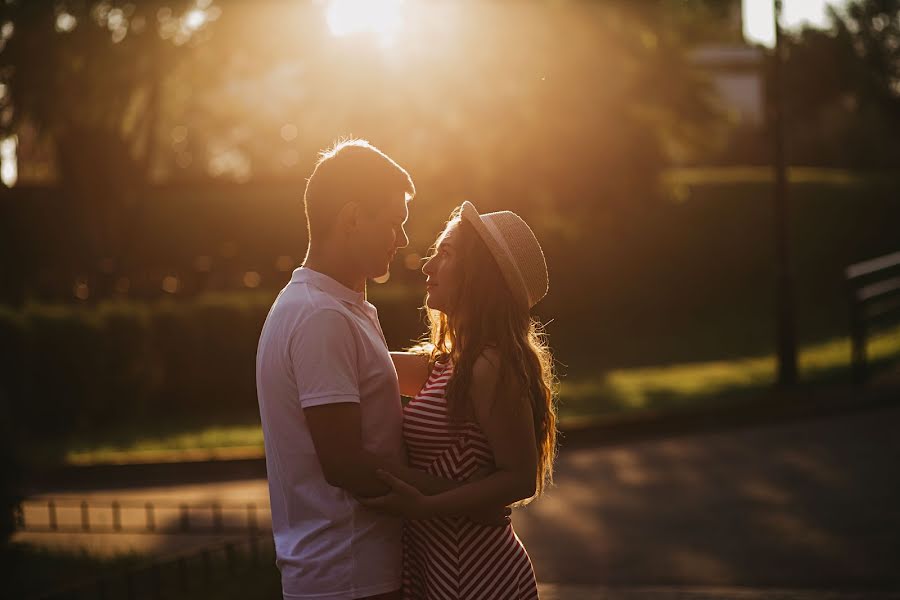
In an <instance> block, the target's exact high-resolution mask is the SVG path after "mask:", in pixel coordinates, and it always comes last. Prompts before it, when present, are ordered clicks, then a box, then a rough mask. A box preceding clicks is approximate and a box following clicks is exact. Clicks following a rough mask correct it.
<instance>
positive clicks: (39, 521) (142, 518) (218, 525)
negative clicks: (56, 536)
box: [16, 498, 271, 535]
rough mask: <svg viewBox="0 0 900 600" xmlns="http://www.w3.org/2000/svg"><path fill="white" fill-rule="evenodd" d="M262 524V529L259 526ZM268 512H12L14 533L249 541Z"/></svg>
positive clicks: (136, 505)
mask: <svg viewBox="0 0 900 600" xmlns="http://www.w3.org/2000/svg"><path fill="white" fill-rule="evenodd" d="M261 518H262V519H263V520H262V523H261ZM270 518H271V517H270V513H269V508H268V506H263V507H259V506H258V505H257V504H256V503H253V502H250V503H246V504H221V503H218V502H208V503H193V504H191V503H184V502H159V501H157V502H136V501H131V502H129V501H125V502H122V501H118V500H113V501H111V502H109V503H97V502H94V503H89V502H87V501H86V500H71V499H53V498H50V499H47V500H42V501H40V502H38V501H26V502H23V503H22V504H20V505H19V506H18V507H17V509H16V530H17V531H34V532H59V533H79V532H80V533H132V534H133V533H150V534H204V535H205V534H210V533H242V532H246V533H249V534H251V535H253V534H256V533H258V532H259V531H260V529H261V526H262V527H263V528H268V527H269V519H270Z"/></svg>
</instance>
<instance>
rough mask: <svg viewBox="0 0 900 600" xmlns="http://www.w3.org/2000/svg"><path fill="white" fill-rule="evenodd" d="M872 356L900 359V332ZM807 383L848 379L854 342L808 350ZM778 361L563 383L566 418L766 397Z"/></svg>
mask: <svg viewBox="0 0 900 600" xmlns="http://www.w3.org/2000/svg"><path fill="white" fill-rule="evenodd" d="M868 356H869V359H870V361H871V362H872V363H874V364H878V363H883V362H888V361H891V360H896V359H897V358H900V326H895V327H893V328H891V329H887V330H884V331H882V332H880V333H879V334H877V335H875V336H873V337H872V338H871V339H870V341H869V345H868ZM798 363H799V364H798V367H799V370H800V376H801V383H821V382H827V381H833V380H834V379H839V378H841V377H844V378H845V379H846V378H847V377H848V373H849V367H850V341H849V340H848V339H847V338H837V339H832V340H829V341H826V342H822V343H818V344H813V345H808V346H806V347H804V348H802V349H801V350H800V352H799V356H798ZM775 376H776V360H775V356H774V355H769V356H761V357H752V358H742V359H736V360H727V361H710V362H701V363H688V364H673V365H667V366H661V367H647V368H634V369H616V370H613V371H610V372H608V373H606V374H605V375H604V376H603V377H602V378H598V379H596V380H584V381H575V382H563V383H562V385H561V389H560V405H561V409H560V415H561V417H562V418H563V419H565V418H566V417H577V418H583V417H590V416H598V415H602V414H606V413H615V412H629V411H631V412H633V411H638V410H645V409H669V408H683V407H688V406H693V405H698V404H702V403H704V402H709V401H710V400H715V399H718V398H721V397H726V396H734V395H741V394H746V393H750V392H754V391H757V392H758V391H761V390H763V389H764V388H767V387H769V386H771V385H773V384H774V383H775Z"/></svg>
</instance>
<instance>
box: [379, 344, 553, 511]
mask: <svg viewBox="0 0 900 600" xmlns="http://www.w3.org/2000/svg"><path fill="white" fill-rule="evenodd" d="M499 364H500V362H499V356H498V355H497V354H496V352H491V351H488V352H486V353H485V354H483V355H482V356H480V357H479V358H478V360H476V362H475V366H474V368H473V372H472V386H471V388H470V390H471V391H470V397H471V400H472V404H473V408H474V410H475V417H476V420H477V421H478V424H479V425H480V426H481V429H482V430H483V431H484V434H485V436H486V437H487V439H488V443H489V444H490V446H491V450H492V451H493V454H494V463H495V466H496V470H495V471H494V472H493V473H491V474H490V475H488V476H487V477H485V478H483V479H480V480H477V481H472V482H469V483H466V484H464V485H461V486H459V487H456V488H454V489H451V490H448V491H446V492H443V493H440V494H437V495H433V496H427V497H426V496H423V495H422V494H420V493H419V492H418V491H417V490H416V489H415V488H413V487H412V486H409V485H408V484H406V483H405V482H404V481H402V480H400V479H398V478H396V477H394V476H393V475H391V474H390V473H387V472H384V471H379V473H378V474H379V476H380V477H381V478H382V479H383V480H384V481H385V482H387V483H388V484H390V486H391V487H392V488H393V490H392V492H391V493H390V494H388V495H386V496H381V497H379V498H370V499H366V500H365V501H364V503H365V504H367V505H368V506H371V507H373V508H378V509H382V510H385V511H388V512H392V513H397V514H402V515H404V516H406V517H410V518H429V517H435V516H446V515H459V514H463V513H467V512H471V511H480V510H486V509H488V510H489V509H493V508H495V507H498V506H505V505H508V504H512V503H514V502H517V501H519V500H524V499H526V498H530V497H531V496H533V495H534V492H535V486H536V482H537V460H538V458H537V448H536V447H535V437H534V424H533V421H532V416H531V414H532V413H531V404H530V403H529V402H528V399H527V397H526V396H525V394H524V391H523V390H520V389H518V388H517V382H512V381H504V382H502V385H503V386H504V389H498V384H500V382H499V374H500V369H499Z"/></svg>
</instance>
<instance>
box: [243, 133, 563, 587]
mask: <svg viewBox="0 0 900 600" xmlns="http://www.w3.org/2000/svg"><path fill="white" fill-rule="evenodd" d="M414 195H415V187H414V185H413V182H412V179H411V178H410V176H409V174H408V173H407V172H406V171H405V170H404V169H403V168H401V167H400V166H399V165H397V163H396V162H394V161H393V160H391V159H390V158H389V157H387V156H386V155H385V154H383V153H382V152H381V151H379V150H378V149H376V148H375V147H373V146H371V145H370V144H368V143H367V142H364V141H361V140H352V141H348V142H342V143H340V144H338V145H337V146H335V147H334V148H332V149H330V150H329V151H327V152H325V153H323V154H322V156H321V158H320V160H319V162H318V164H317V165H316V168H315V170H314V171H313V173H312V176H311V177H310V178H309V180H308V183H307V187H306V192H305V195H304V203H305V207H306V217H307V223H308V228H309V249H308V252H307V255H306V260H305V261H304V264H303V266H302V267H300V268H298V269H296V270H295V271H294V273H293V275H292V277H291V280H290V283H288V285H287V286H285V288H284V289H283V290H282V291H281V292H280V293H279V294H278V297H277V299H276V300H275V303H274V304H273V306H272V308H271V310H270V311H269V315H268V317H267V318H266V322H265V325H264V327H263V330H262V334H261V336H260V341H259V349H258V352H257V370H256V376H257V393H258V399H259V409H260V415H261V418H262V426H263V433H264V437H265V447H266V466H267V469H268V478H269V495H270V501H271V506H272V528H273V531H274V536H275V550H276V557H277V564H278V567H279V569H280V570H281V582H282V591H283V595H284V598H285V599H301V598H304V599H305V598H318V599H342V600H343V599H347V600H351V599H358V598H377V599H399V598H404V599H419V598H421V599H431V598H441V599H448V600H457V599H476V600H478V599H493V598H498V599H500V598H504V599H505V598H509V599H517V600H518V599H525V598H537V597H538V592H537V584H536V582H535V577H534V570H533V568H532V565H531V561H530V559H529V558H528V554H527V553H526V551H525V548H524V546H523V545H522V543H521V542H520V541H519V538H518V537H517V536H516V534H515V532H514V531H513V527H512V524H511V522H510V519H509V516H508V515H509V514H510V511H509V508H508V507H509V506H510V505H516V504H521V503H524V502H526V501H528V500H529V499H531V498H533V497H535V496H536V495H538V494H540V493H541V491H542V489H543V487H544V485H545V484H546V483H547V482H549V481H550V478H551V473H552V466H553V458H554V453H555V443H556V414H555V409H554V391H553V384H552V360H551V356H550V352H549V349H548V348H547V346H546V344H545V343H544V342H543V340H542V337H541V335H540V330H539V325H538V324H537V323H536V322H535V321H533V320H532V319H531V317H530V315H529V310H530V309H531V307H533V306H534V305H535V303H537V302H538V300H540V299H541V298H542V297H543V296H544V295H545V294H546V292H547V289H548V278H547V266H546V263H545V261H544V255H543V252H542V251H541V247H540V245H539V244H538V241H537V239H536V238H535V236H534V234H533V233H532V231H531V229H530V228H529V227H528V225H527V224H526V223H525V222H524V221H523V220H522V219H521V218H519V217H518V216H517V215H515V214H514V213H511V212H508V211H503V212H495V213H487V214H479V213H478V211H477V210H476V209H475V207H474V206H473V205H472V204H470V203H468V202H464V203H463V204H462V206H460V207H458V208H457V209H456V210H454V211H453V213H452V214H451V215H450V219H449V221H448V222H447V225H446V227H445V228H444V230H443V232H442V233H441V234H440V235H439V236H438V238H437V242H436V244H435V246H434V248H433V251H432V253H431V255H430V257H429V258H428V260H427V262H425V264H424V266H423V267H422V271H423V272H424V273H425V275H426V276H427V282H426V296H425V304H426V308H427V311H426V312H427V315H428V320H429V323H430V332H429V334H428V336H427V338H426V339H425V340H423V343H422V344H420V345H419V346H417V347H415V348H412V349H410V350H409V351H406V352H389V350H388V348H387V344H386V343H385V339H384V335H383V333H382V330H381V325H380V324H379V321H378V314H377V312H376V309H375V307H374V306H373V305H372V304H370V303H369V302H367V301H366V280H367V279H370V278H377V277H379V276H382V275H384V274H386V273H387V272H388V269H389V263H390V262H391V260H392V259H393V258H394V255H395V254H396V252H397V250H399V249H400V248H403V247H405V246H406V245H407V244H408V242H409V240H408V238H407V237H406V232H405V231H404V224H405V223H406V220H407V218H408V216H409V209H408V204H409V203H410V200H411V199H412V197H413V196H414ZM401 395H403V396H408V397H411V398H412V400H411V401H410V402H409V403H408V404H406V406H404V405H403V404H402V403H401Z"/></svg>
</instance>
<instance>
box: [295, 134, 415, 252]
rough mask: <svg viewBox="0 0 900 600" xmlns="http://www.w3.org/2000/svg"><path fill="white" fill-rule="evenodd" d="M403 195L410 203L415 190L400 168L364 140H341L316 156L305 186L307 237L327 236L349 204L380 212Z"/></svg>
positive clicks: (304, 202) (304, 203) (410, 179)
mask: <svg viewBox="0 0 900 600" xmlns="http://www.w3.org/2000/svg"><path fill="white" fill-rule="evenodd" d="M404 193H405V194H406V199H407V200H411V199H412V197H413V196H415V195H416V187H415V185H413V181H412V178H411V177H410V176H409V173H407V172H406V170H405V169H403V167H401V166H400V165H398V164H397V163H396V162H394V161H393V160H391V159H390V158H389V157H388V156H387V155H386V154H385V153H384V152H382V151H381V150H379V149H378V148H376V147H375V146H373V145H372V144H370V143H369V142H367V141H366V140H361V139H349V140H341V141H339V142H338V143H336V144H335V145H334V146H333V147H332V148H329V149H328V150H324V151H322V152H320V153H319V162H317V163H316V167H315V169H313V172H312V175H310V176H309V179H308V180H307V182H306V191H305V192H304V194H303V205H304V208H305V210H306V222H307V227H308V229H309V237H310V239H312V237H313V236H315V235H322V234H324V233H326V232H327V231H328V230H329V229H330V228H331V227H332V226H333V225H334V222H335V219H336V218H337V214H338V212H340V210H341V208H343V206H344V205H345V204H347V203H348V202H354V201H355V202H359V203H361V204H364V205H368V206H370V207H372V208H379V207H380V206H384V205H386V203H387V201H388V200H389V199H390V198H391V197H394V196H395V195H397V194H404Z"/></svg>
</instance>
